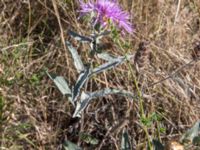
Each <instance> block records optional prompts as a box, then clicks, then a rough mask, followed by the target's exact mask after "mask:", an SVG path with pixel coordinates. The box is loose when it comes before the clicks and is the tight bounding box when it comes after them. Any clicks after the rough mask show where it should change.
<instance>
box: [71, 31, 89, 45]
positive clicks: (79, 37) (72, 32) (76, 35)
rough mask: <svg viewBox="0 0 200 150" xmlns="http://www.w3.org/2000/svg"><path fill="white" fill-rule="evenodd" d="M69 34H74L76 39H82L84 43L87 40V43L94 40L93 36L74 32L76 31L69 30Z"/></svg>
mask: <svg viewBox="0 0 200 150" xmlns="http://www.w3.org/2000/svg"><path fill="white" fill-rule="evenodd" d="M68 34H69V35H71V36H72V37H73V38H74V39H75V40H77V41H81V42H83V43H85V42H86V43H88V42H89V43H90V42H92V39H91V38H89V37H86V36H82V35H79V34H78V33H76V32H74V31H71V30H69V31H68Z"/></svg>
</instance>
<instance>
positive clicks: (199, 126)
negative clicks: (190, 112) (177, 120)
mask: <svg viewBox="0 0 200 150" xmlns="http://www.w3.org/2000/svg"><path fill="white" fill-rule="evenodd" d="M199 131H200V121H197V122H196V123H195V124H194V126H193V127H192V128H191V129H189V130H188V131H187V132H186V133H185V134H183V136H182V137H181V139H180V141H181V142H183V143H188V142H189V143H191V142H192V141H193V139H194V138H195V137H196V136H198V133H199Z"/></svg>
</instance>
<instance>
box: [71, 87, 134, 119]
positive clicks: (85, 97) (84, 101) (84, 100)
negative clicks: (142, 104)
mask: <svg viewBox="0 0 200 150" xmlns="http://www.w3.org/2000/svg"><path fill="white" fill-rule="evenodd" d="M111 94H118V95H122V96H125V97H129V98H132V99H133V98H136V97H135V95H134V94H133V93H131V92H129V91H126V90H120V89H110V88H105V89H103V90H99V91H95V92H92V93H84V92H82V93H81V100H80V102H78V103H77V105H76V109H75V112H74V114H73V117H81V113H82V112H83V111H84V109H85V108H86V107H87V105H88V104H89V103H90V101H91V100H92V99H95V98H99V97H103V96H107V95H111Z"/></svg>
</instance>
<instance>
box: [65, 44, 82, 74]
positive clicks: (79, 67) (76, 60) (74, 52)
mask: <svg viewBox="0 0 200 150" xmlns="http://www.w3.org/2000/svg"><path fill="white" fill-rule="evenodd" d="M66 44H67V47H68V49H69V51H70V53H71V55H72V58H73V60H74V65H75V67H76V69H77V71H78V72H81V71H83V70H84V65H83V62H82V60H81V58H80V56H79V55H78V52H77V50H76V49H75V48H74V47H73V46H72V45H71V43H70V42H68V41H66Z"/></svg>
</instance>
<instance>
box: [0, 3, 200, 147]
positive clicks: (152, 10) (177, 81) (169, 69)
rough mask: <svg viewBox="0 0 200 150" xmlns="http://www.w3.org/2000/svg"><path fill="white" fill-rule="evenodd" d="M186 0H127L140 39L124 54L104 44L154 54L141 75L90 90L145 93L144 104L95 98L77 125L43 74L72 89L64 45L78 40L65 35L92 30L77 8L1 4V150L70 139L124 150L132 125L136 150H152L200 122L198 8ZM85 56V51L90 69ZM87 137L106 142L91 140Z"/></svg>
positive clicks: (108, 77) (121, 70) (130, 68)
mask: <svg viewBox="0 0 200 150" xmlns="http://www.w3.org/2000/svg"><path fill="white" fill-rule="evenodd" d="M178 2H179V1H173V0H168V1H164V0H151V1H148V0H133V1H125V0H121V4H122V5H123V6H124V7H125V8H126V9H127V10H128V11H129V12H131V14H132V17H133V18H132V22H133V23H134V25H135V28H136V32H135V34H134V35H133V36H131V35H130V36H126V37H123V38H122V39H121V41H122V45H121V46H122V47H121V48H120V47H119V46H118V45H116V44H115V43H114V40H113V39H112V38H110V37H107V38H104V42H106V43H109V44H110V43H112V46H110V47H109V49H108V50H107V51H109V52H110V53H112V54H113V55H123V54H124V53H123V50H124V51H126V52H127V53H130V54H134V53H136V51H137V50H138V47H139V45H140V48H141V44H140V43H141V42H144V41H148V42H147V48H148V50H147V51H148V53H149V54H148V55H149V56H146V54H147V53H146V52H144V53H145V56H144V55H143V53H142V52H141V53H140V54H138V57H136V58H137V59H135V62H136V63H138V64H139V65H138V68H139V71H136V69H137V67H135V65H134V64H135V63H134V61H130V62H128V63H125V64H123V65H121V66H120V67H118V68H117V69H115V70H110V71H108V72H106V73H103V74H101V75H98V76H95V77H93V78H92V79H91V80H90V81H89V82H88V83H87V84H86V86H85V88H86V89H87V90H88V91H94V90H97V89H101V88H105V87H113V88H122V89H126V90H129V91H132V92H135V93H137V90H136V89H137V85H138V88H139V89H140V90H142V92H143V93H142V94H143V99H142V100H138V101H137V100H136V101H134V102H130V99H125V98H123V97H118V96H109V97H105V98H101V99H97V100H95V101H93V102H92V103H91V104H90V105H89V107H88V108H87V110H86V111H85V112H84V115H83V117H82V118H81V119H80V120H79V119H77V118H75V119H73V118H72V114H73V111H74V108H73V106H71V104H70V103H69V101H67V99H66V98H65V97H63V96H62V95H61V93H60V92H59V91H58V90H57V89H56V88H55V86H54V85H53V83H52V81H51V80H50V79H49V78H48V76H47V75H46V73H45V71H46V69H48V70H49V71H50V72H54V73H56V74H59V75H62V76H64V77H66V79H67V80H68V82H69V83H72V82H74V81H75V79H76V78H77V72H76V70H75V68H74V66H73V63H72V62H73V61H72V59H71V56H70V54H69V52H68V50H67V48H66V46H65V39H68V40H71V39H70V37H69V36H68V35H67V30H69V29H73V30H74V31H77V32H79V33H81V34H84V35H88V34H89V29H88V28H89V26H87V25H86V23H85V22H84V21H83V20H77V15H78V14H77V7H78V5H77V3H76V1H70V0H57V1H56V0H49V1H47V0H34V1H31V0H17V1H13V0H0V55H1V56H0V136H1V137H0V145H1V146H0V147H1V148H0V149H9V150H12V149H13V150H17V149H52V150H53V149H61V147H62V144H63V142H64V140H65V139H68V140H70V141H72V142H74V143H77V144H79V145H80V146H81V147H83V148H85V149H95V148H96V149H102V150H103V149H107V150H108V149H119V148H120V142H121V136H122V130H123V128H125V127H126V128H127V130H128V133H129V135H130V139H131V143H132V145H133V147H134V149H136V148H137V149H145V147H146V144H147V141H148V140H147V139H153V138H156V139H160V140H161V141H162V142H163V143H167V141H169V140H170V141H171V140H172V141H173V140H175V141H177V139H178V138H179V137H180V135H181V134H182V133H183V132H184V131H185V130H186V129H187V128H189V127H190V126H191V125H192V124H193V123H194V122H196V121H197V120H198V119H199V118H200V61H198V60H196V61H192V60H194V59H197V58H199V46H196V45H195V43H197V42H199V41H200V37H199V36H200V24H199V22H200V1H199V0H185V1H181V3H180V5H179V3H178ZM71 41H72V40H71ZM72 42H73V45H74V46H78V43H77V42H76V41H72ZM87 48H88V47H87V46H86V45H80V47H79V49H78V52H79V53H80V55H81V56H82V58H83V59H84V60H85V62H87V61H88V59H87V58H88V57H89V56H88V53H87ZM122 49H123V50H122ZM141 55H142V56H141ZM190 61H192V63H190V64H189V65H187V66H185V67H184V68H183V67H182V68H181V69H178V68H180V67H181V66H183V65H185V64H187V63H189V62H190ZM98 63H100V61H98ZM140 67H141V68H142V69H140ZM177 69H178V70H177ZM133 75H135V76H133ZM165 78H167V79H166V80H163V79H165ZM161 80H163V81H162V82H159V81H161ZM154 83H156V84H154ZM155 116H156V117H157V118H156V117H155ZM152 118H153V119H152ZM80 133H84V134H89V135H90V136H91V137H92V138H96V139H98V141H99V143H98V144H97V145H93V144H92V143H90V142H86V141H85V140H84V139H83V138H81V136H79V135H80Z"/></svg>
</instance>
